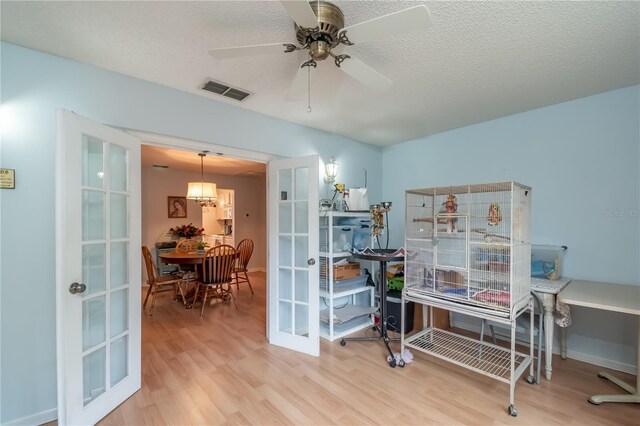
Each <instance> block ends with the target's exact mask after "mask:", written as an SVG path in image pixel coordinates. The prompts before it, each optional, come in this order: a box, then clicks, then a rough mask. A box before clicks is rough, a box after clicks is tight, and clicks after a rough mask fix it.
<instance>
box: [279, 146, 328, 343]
mask: <svg viewBox="0 0 640 426" xmlns="http://www.w3.org/2000/svg"><path fill="white" fill-rule="evenodd" d="M318 162H319V159H318V156H316V155H313V156H309V157H301V158H290V159H285V160H275V161H271V162H269V167H268V169H269V171H268V173H269V181H268V182H269V188H268V197H269V203H268V206H269V207H268V217H269V219H268V223H269V253H268V259H269V260H268V262H269V270H268V276H267V279H268V294H267V300H268V301H267V308H268V314H267V322H268V326H267V328H268V336H269V342H270V343H272V344H274V345H278V346H282V347H285V348H288V349H292V350H295V351H299V352H304V353H307V354H310V355H315V356H318V355H319V354H320V340H319V335H320V330H319V312H318V309H319V289H318V263H317V260H318V251H319V248H318V233H319V231H318Z"/></svg>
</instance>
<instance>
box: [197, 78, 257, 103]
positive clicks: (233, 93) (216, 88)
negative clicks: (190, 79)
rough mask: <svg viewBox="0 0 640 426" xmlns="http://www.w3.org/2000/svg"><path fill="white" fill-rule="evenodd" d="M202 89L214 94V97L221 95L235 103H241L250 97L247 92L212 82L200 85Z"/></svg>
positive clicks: (208, 81)
mask: <svg viewBox="0 0 640 426" xmlns="http://www.w3.org/2000/svg"><path fill="white" fill-rule="evenodd" d="M202 89H203V90H206V91H208V92H211V93H215V94H216V95H222V96H225V97H227V98H231V99H235V100H236V101H243V100H245V99H246V98H247V97H248V96H249V95H250V93H249V92H245V91H244V90H242V89H238V88H235V87H231V86H229V85H228V84H225V83H221V82H219V81H213V80H207V81H205V83H204V84H203V85H202Z"/></svg>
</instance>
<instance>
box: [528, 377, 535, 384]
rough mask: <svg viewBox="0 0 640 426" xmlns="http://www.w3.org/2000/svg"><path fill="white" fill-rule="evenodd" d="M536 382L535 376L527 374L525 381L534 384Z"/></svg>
mask: <svg viewBox="0 0 640 426" xmlns="http://www.w3.org/2000/svg"><path fill="white" fill-rule="evenodd" d="M535 382H536V378H535V377H533V376H527V383H529V384H530V385H532V384H534V383H535Z"/></svg>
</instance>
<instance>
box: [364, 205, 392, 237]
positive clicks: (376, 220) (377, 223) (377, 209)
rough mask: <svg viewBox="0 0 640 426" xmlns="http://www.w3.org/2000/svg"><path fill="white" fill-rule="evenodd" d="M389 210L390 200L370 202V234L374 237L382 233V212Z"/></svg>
mask: <svg viewBox="0 0 640 426" xmlns="http://www.w3.org/2000/svg"><path fill="white" fill-rule="evenodd" d="M389 210H391V201H383V202H382V203H380V204H371V205H370V206H369V211H371V234H372V235H373V236H374V237H377V236H379V235H380V234H382V230H383V229H384V214H385V213H387V212H388V211H389Z"/></svg>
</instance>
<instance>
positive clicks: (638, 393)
mask: <svg viewBox="0 0 640 426" xmlns="http://www.w3.org/2000/svg"><path fill="white" fill-rule="evenodd" d="M636 356H637V358H636V387H635V388H634V387H633V386H631V385H629V384H627V383H625V382H623V381H622V380H620V379H618V378H617V377H615V376H613V375H611V374H609V373H605V372H600V373H598V377H601V378H603V379H607V380H609V381H610V382H611V383H614V384H616V385H618V386H620V387H621V388H622V389H624V390H626V391H627V392H629V394H630V395H594V396H592V397H591V398H589V402H590V403H592V404H596V405H599V404H602V403H603V402H632V403H636V404H640V317H639V323H638V351H637V353H636Z"/></svg>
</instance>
